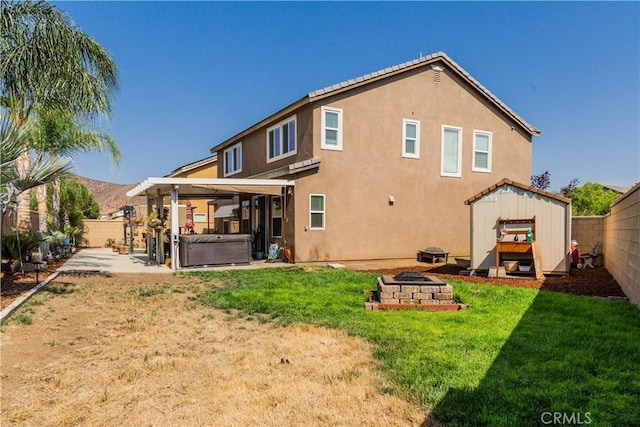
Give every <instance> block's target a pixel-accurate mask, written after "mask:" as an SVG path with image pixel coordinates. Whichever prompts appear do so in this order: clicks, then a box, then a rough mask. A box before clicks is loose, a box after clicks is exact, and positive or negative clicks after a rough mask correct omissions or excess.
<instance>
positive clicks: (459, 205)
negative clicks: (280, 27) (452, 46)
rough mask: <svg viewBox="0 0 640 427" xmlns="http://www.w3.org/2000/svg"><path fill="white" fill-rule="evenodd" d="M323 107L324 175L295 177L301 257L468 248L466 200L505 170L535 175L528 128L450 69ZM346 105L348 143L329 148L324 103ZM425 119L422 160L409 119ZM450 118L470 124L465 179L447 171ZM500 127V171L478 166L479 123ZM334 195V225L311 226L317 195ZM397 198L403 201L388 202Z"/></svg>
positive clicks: (329, 206) (317, 149) (317, 116)
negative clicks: (410, 137) (414, 153)
mask: <svg viewBox="0 0 640 427" xmlns="http://www.w3.org/2000/svg"><path fill="white" fill-rule="evenodd" d="M367 89H368V90H362V89H358V90H355V91H350V92H347V93H346V94H344V95H336V96H334V97H331V98H329V99H326V100H323V102H322V104H320V103H318V104H316V105H315V108H314V112H313V114H314V121H313V123H314V127H313V133H314V146H313V156H314V157H321V158H322V164H321V166H320V168H319V170H318V172H317V173H316V174H310V175H308V176H306V177H304V178H301V179H298V180H296V189H295V191H296V202H295V203H296V211H295V224H296V228H295V239H296V260H300V261H307V260H348V259H375V258H403V257H414V256H415V255H416V252H417V251H418V250H420V249H424V248H426V247H428V246H439V247H441V248H443V249H444V250H446V251H449V252H451V254H452V255H468V254H469V253H470V246H469V207H468V206H465V205H464V201H465V200H466V199H467V198H469V197H470V196H472V195H473V194H475V193H477V192H478V191H480V190H482V189H484V188H487V187H489V186H490V185H492V184H494V183H495V182H497V181H499V180H500V179H502V178H504V177H509V178H510V179H513V180H514V181H521V182H528V181H529V179H530V172H531V168H530V164H531V142H530V137H529V136H528V135H524V134H523V133H522V132H520V131H518V129H519V128H518V127H517V126H516V125H515V124H514V123H511V122H510V121H509V120H507V119H506V118H505V117H504V116H503V115H502V114H498V113H497V112H496V111H495V109H494V108H493V107H491V108H489V107H488V104H487V103H486V102H485V101H484V99H482V98H480V97H478V96H476V95H475V94H474V93H473V92H472V91H470V90H469V89H467V88H466V86H465V85H464V83H462V82H461V81H460V80H459V79H457V78H456V77H451V76H450V73H448V72H447V70H445V71H444V72H443V73H442V75H441V79H440V83H436V82H435V81H434V77H433V71H432V70H431V69H427V68H421V69H420V71H418V72H413V73H412V75H411V77H408V78H391V79H387V80H384V81H383V82H382V83H378V84H376V87H375V88H372V87H371V86H368V87H367ZM322 105H326V106H329V107H336V108H341V109H342V110H343V128H344V134H343V150H342V151H330V150H323V149H321V143H320V141H321V137H320V135H321V132H322V129H321V106H322ZM403 119H411V120H419V121H420V129H421V133H420V158H419V159H409V158H403V157H402V121H403ZM442 125H450V126H456V127H460V128H462V168H461V169H462V177H460V178H452V177H443V176H441V174H440V170H441V143H442V142H441V141H442V137H441V135H442ZM474 130H483V131H490V132H492V133H493V141H492V173H480V172H472V170H471V169H472V156H473V141H472V138H473V131H474ZM311 193H319V194H326V212H327V213H326V229H325V230H309V231H305V227H308V225H309V194H311ZM389 196H393V197H394V199H395V203H394V204H393V206H390V204H389Z"/></svg>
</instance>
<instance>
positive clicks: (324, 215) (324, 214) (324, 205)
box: [309, 193, 327, 230]
mask: <svg viewBox="0 0 640 427" xmlns="http://www.w3.org/2000/svg"><path fill="white" fill-rule="evenodd" d="M314 196H315V197H322V208H323V210H321V211H314V210H312V209H311V198H312V197H314ZM314 213H316V214H317V213H321V214H322V227H314V226H313V225H312V222H311V215H312V214H314ZM326 226H327V197H326V196H325V195H324V194H315V193H311V194H309V230H324V229H325V228H326Z"/></svg>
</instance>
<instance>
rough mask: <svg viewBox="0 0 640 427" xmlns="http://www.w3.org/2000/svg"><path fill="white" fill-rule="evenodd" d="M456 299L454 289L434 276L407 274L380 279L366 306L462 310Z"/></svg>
mask: <svg viewBox="0 0 640 427" xmlns="http://www.w3.org/2000/svg"><path fill="white" fill-rule="evenodd" d="M464 307H465V306H464V304H458V303H456V302H455V300H454V298H453V287H452V286H451V285H449V284H447V283H445V282H444V281H442V280H440V279H439V278H437V277H435V276H425V275H423V274H421V273H417V272H404V273H400V274H397V275H395V276H381V277H379V278H378V288H377V291H374V292H371V293H370V297H369V301H368V302H367V303H365V308H366V309H368V310H397V309H407V308H421V309H424V310H430V311H443V310H460V309H461V308H464Z"/></svg>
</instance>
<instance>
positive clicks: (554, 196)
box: [464, 178, 571, 205]
mask: <svg viewBox="0 0 640 427" xmlns="http://www.w3.org/2000/svg"><path fill="white" fill-rule="evenodd" d="M503 185H512V186H514V187H517V188H520V189H522V190H526V191H531V192H532V193H536V194H539V195H541V196H544V197H549V198H550V199H555V200H558V201H560V202H564V203H571V199H568V198H566V197H564V196H561V195H560V194H556V193H551V192H549V191H545V190H541V189H539V188H537V187H532V186H530V185H526V184H522V183H519V182H516V181H512V180H510V179H508V178H503V179H502V180H501V181H499V182H497V183H495V184H493V185H492V186H491V187H488V188H485V189H484V190H482V191H481V192H479V193H478V194H475V195H473V196H472V197H470V198H469V199H467V200H465V201H464V204H465V205H470V204H471V203H473V202H475V201H476V200H478V199H481V198H482V197H484V196H486V195H487V194H489V193H492V192H493V191H494V190H496V189H497V188H498V187H502V186H503Z"/></svg>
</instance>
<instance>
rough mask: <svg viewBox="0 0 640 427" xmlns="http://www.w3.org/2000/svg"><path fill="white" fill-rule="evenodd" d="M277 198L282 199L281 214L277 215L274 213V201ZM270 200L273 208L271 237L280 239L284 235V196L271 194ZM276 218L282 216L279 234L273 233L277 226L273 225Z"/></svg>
mask: <svg viewBox="0 0 640 427" xmlns="http://www.w3.org/2000/svg"><path fill="white" fill-rule="evenodd" d="M276 199H279V200H280V216H277V215H275V213H274V212H275V209H273V202H274V200H276ZM270 202H271V204H270V206H269V207H270V208H271V212H270V213H271V237H272V238H274V239H280V238H282V235H283V233H284V230H283V228H284V221H283V220H282V218H283V216H284V215H283V213H284V212H283V205H282V196H271V200H270ZM276 218H280V235H279V236H276V235H275V234H273V232H274V230H275V227H274V225H273V220H274V219H276Z"/></svg>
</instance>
